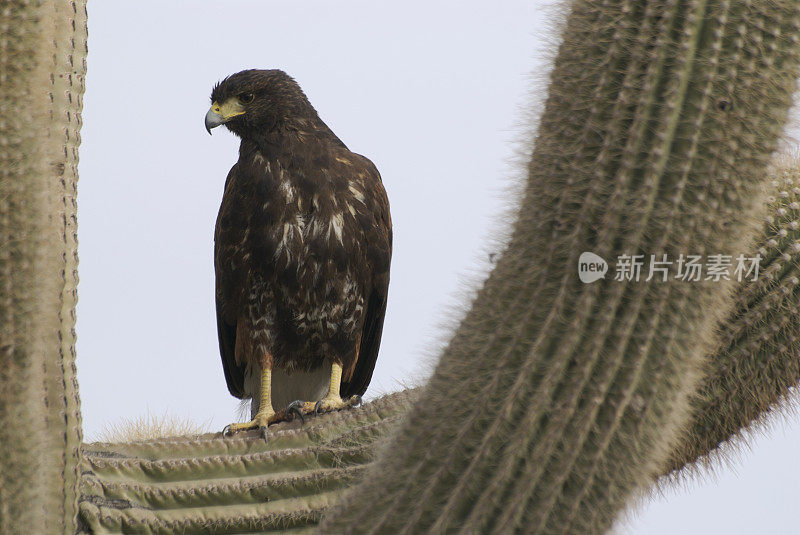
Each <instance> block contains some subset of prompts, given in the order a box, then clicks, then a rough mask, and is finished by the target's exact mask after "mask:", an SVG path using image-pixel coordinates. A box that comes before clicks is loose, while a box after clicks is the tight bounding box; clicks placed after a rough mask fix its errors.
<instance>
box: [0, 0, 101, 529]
mask: <svg viewBox="0 0 800 535" xmlns="http://www.w3.org/2000/svg"><path fill="white" fill-rule="evenodd" d="M85 59H86V10H85V3H84V2H81V1H72V2H70V1H58V2H56V1H34V2H31V1H15V0H12V1H9V2H4V3H3V7H2V9H0V392H1V393H2V395H1V396H0V533H8V534H17V533H25V534H28V533H62V532H65V531H66V532H70V531H72V529H71V528H72V527H73V526H74V525H75V522H76V517H77V505H78V492H77V491H78V481H79V471H78V466H79V459H80V444H81V421H80V401H79V398H78V388H77V382H76V378H75V377H76V375H75V333H74V327H75V303H76V299H77V297H76V285H77V238H76V221H77V219H76V216H75V214H76V206H75V193H76V181H77V162H78V153H77V148H78V145H79V143H80V137H79V130H80V126H81V119H80V113H81V108H82V94H83V89H84V87H83V85H84V74H85V70H86V64H85ZM34 504H35V505H34Z"/></svg>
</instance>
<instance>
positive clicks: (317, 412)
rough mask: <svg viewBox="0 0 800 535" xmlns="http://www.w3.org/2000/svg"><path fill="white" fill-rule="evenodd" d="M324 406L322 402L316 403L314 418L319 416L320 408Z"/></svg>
mask: <svg viewBox="0 0 800 535" xmlns="http://www.w3.org/2000/svg"><path fill="white" fill-rule="evenodd" d="M321 405H322V400H319V401H317V402H316V403H314V416H319V408H320V406H321Z"/></svg>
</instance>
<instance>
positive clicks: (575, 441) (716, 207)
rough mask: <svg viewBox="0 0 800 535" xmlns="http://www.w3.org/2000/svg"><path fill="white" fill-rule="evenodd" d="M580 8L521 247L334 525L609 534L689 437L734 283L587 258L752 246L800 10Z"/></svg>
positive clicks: (537, 163) (543, 127)
mask: <svg viewBox="0 0 800 535" xmlns="http://www.w3.org/2000/svg"><path fill="white" fill-rule="evenodd" d="M571 7H572V9H571V13H570V14H569V18H568V20H567V23H566V26H565V29H564V32H563V43H562V45H561V47H560V49H559V53H558V56H557V58H556V60H555V65H554V70H553V73H552V76H551V82H550V87H549V97H548V100H547V102H546V105H545V109H544V112H543V116H542V119H541V124H540V127H539V132H538V135H537V138H536V141H535V145H534V148H533V151H532V158H531V161H530V165H529V168H528V172H529V176H528V181H527V184H526V188H525V194H524V199H523V200H522V203H521V207H520V210H519V218H518V220H517V221H516V223H515V226H514V231H513V235H512V238H511V240H510V243H509V245H508V248H507V250H506V251H505V253H504V254H503V256H502V258H501V259H500V261H499V262H498V264H497V266H496V268H495V270H494V271H493V272H492V274H491V275H490V277H489V279H488V280H487V281H486V283H485V285H484V286H483V288H482V289H481V291H480V292H479V294H478V296H477V298H476V300H475V301H474V303H473V306H472V309H471V310H470V312H469V313H468V315H467V317H466V318H465V319H464V321H463V322H462V324H461V325H460V327H459V328H458V329H457V331H456V332H455V334H454V336H453V339H452V341H451V343H450V345H449V347H448V348H447V349H446V350H445V352H444V354H443V357H442V359H441V361H440V363H439V365H438V367H437V369H436V372H435V374H434V376H433V378H432V380H431V381H430V383H429V385H428V386H427V387H426V389H425V390H424V392H423V393H422V394H421V399H420V401H419V403H417V404H416V405H415V406H414V408H413V409H412V411H411V413H410V415H409V417H408V418H407V420H406V422H405V424H404V425H403V427H402V429H401V430H400V432H398V433H397V435H396V436H395V438H394V439H393V440H392V441H391V443H390V444H389V445H388V446H387V447H386V449H385V451H384V453H383V455H382V456H381V457H380V460H379V461H378V462H377V463H376V465H375V466H374V469H372V470H371V471H370V472H369V473H368V475H367V476H366V477H365V479H364V481H363V482H362V483H361V484H360V485H358V486H357V487H356V488H355V489H354V492H352V494H351V495H349V497H347V498H346V500H345V504H344V507H343V508H342V509H341V511H339V512H338V513H334V514H332V515H331V516H329V517H328V518H327V519H326V520H325V521H324V523H323V528H324V529H323V531H326V532H330V533H421V532H435V533H438V532H443V531H463V532H474V533H510V532H529V533H558V534H563V533H583V534H585V533H602V532H604V531H605V530H606V529H607V528H608V527H609V526H610V525H611V522H612V521H613V519H614V517H615V515H616V513H617V512H618V511H619V510H620V508H622V507H623V506H624V504H625V503H626V501H627V500H628V498H629V497H630V495H631V494H632V493H633V492H634V491H635V490H636V489H638V488H640V487H642V486H644V485H647V484H649V483H650V482H651V481H652V478H653V477H654V476H655V475H656V474H658V473H659V471H660V469H661V466H662V465H663V463H664V461H665V460H666V459H667V458H668V457H669V455H670V454H671V452H672V449H673V448H674V446H675V444H676V442H677V440H678V438H679V437H680V434H679V433H680V428H681V425H682V424H683V423H684V422H686V420H687V418H688V416H689V410H690V407H689V396H690V394H691V393H693V392H694V391H695V389H696V386H697V380H698V377H699V376H700V372H701V370H702V368H703V364H704V362H705V358H706V355H707V354H708V352H709V350H710V349H711V348H712V347H713V346H712V342H713V336H712V331H713V328H714V326H715V324H717V323H718V322H719V321H720V320H722V318H723V317H724V314H725V313H726V312H727V310H728V300H727V299H726V298H727V294H728V292H729V291H730V286H729V285H727V284H725V283H724V281H723V282H712V281H704V282H695V283H688V282H685V281H681V280H676V279H675V278H674V277H673V275H674V274H675V273H674V271H673V272H671V273H670V276H669V280H667V281H664V282H660V281H658V280H651V281H650V282H643V281H640V282H638V283H636V282H632V281H631V282H623V281H615V280H611V277H610V276H609V277H607V278H606V279H604V280H600V281H597V282H595V283H592V284H582V283H581V282H580V280H579V279H578V276H577V265H578V258H579V255H581V253H583V252H586V251H591V252H594V253H596V254H598V255H600V256H601V257H603V258H605V259H614V258H618V257H619V255H623V254H627V255H645V256H649V255H656V258H658V259H661V258H662V256H661V255H663V254H666V255H668V257H669V258H671V259H673V260H675V259H677V258H679V255H680V254H684V255H689V254H696V255H703V256H705V255H711V254H728V255H735V254H737V253H744V252H747V250H748V249H747V245H748V239H750V238H751V237H752V236H753V231H754V229H755V228H756V227H757V225H755V224H754V222H755V221H756V220H757V219H758V218H757V217H756V216H757V212H758V211H759V209H760V208H761V206H762V204H761V203H760V202H759V195H758V191H759V189H760V187H761V186H762V183H763V180H764V176H765V174H764V168H765V165H766V163H767V161H768V158H769V156H770V154H771V153H772V151H773V150H774V148H775V144H776V140H777V139H778V137H779V136H780V134H781V129H782V126H783V124H784V122H785V120H786V113H787V109H788V107H789V105H790V103H791V95H792V92H793V90H794V88H795V78H796V76H797V71H798V54H799V53H800V40H798V35H800V33H798V32H800V11H799V10H800V5H798V4H797V3H795V2H789V1H777V2H776V1H769V2H766V1H763V2H762V1H748V2H729V1H663V2H656V1H649V2H639V1H634V0H629V1H623V2H615V3H611V2H588V1H577V2H573V3H572V6H571ZM642 278H644V276H643V277H642Z"/></svg>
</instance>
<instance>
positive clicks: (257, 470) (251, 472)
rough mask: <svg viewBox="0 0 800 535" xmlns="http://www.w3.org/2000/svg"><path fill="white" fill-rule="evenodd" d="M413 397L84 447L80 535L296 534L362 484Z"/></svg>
mask: <svg viewBox="0 0 800 535" xmlns="http://www.w3.org/2000/svg"><path fill="white" fill-rule="evenodd" d="M413 397H414V392H413V391H405V392H402V393H397V394H392V395H390V396H386V397H384V398H381V399H378V400H376V401H373V402H371V403H369V404H367V405H364V406H362V407H358V408H356V409H352V410H347V411H341V412H336V413H329V414H324V415H320V416H318V417H315V418H313V419H308V420H307V421H306V422H305V423H302V424H301V423H300V422H291V423H282V424H277V425H274V426H271V427H270V428H269V431H268V433H267V436H266V439H264V438H262V437H261V436H259V434H258V433H257V432H255V431H253V432H248V433H239V434H237V435H235V436H234V437H222V436H221V434H220V433H215V434H206V435H200V436H198V437H184V438H174V439H162V440H153V441H145V442H135V443H127V444H106V443H94V444H87V445H85V446H84V458H85V460H84V471H83V479H82V485H81V502H80V527H81V531H83V532H87V533H93V534H101V533H159V534H160V533H164V534H172V533H181V534H186V535H189V534H193V533H196V534H205V533H216V534H225V533H262V532H278V531H280V532H284V531H286V532H290V533H295V532H302V531H306V530H309V529H310V528H311V527H313V526H315V525H316V524H317V523H318V522H319V521H320V519H321V517H322V515H323V513H324V512H325V511H327V510H328V509H330V507H331V506H332V505H333V504H335V503H336V501H338V500H339V498H340V496H341V494H342V492H343V491H344V489H346V488H347V487H349V486H351V485H352V484H354V482H355V481H356V480H357V479H358V478H360V477H361V476H362V475H363V473H364V469H365V465H366V464H367V463H369V462H370V461H371V460H372V458H373V456H374V449H375V446H376V443H377V442H376V441H377V440H378V439H379V438H380V437H381V436H383V435H384V434H386V433H387V431H388V430H390V429H392V428H393V427H395V426H396V424H397V422H398V421H399V420H400V418H401V416H402V415H403V414H404V413H405V411H406V410H407V409H408V407H409V406H410V404H411V402H412V399H413Z"/></svg>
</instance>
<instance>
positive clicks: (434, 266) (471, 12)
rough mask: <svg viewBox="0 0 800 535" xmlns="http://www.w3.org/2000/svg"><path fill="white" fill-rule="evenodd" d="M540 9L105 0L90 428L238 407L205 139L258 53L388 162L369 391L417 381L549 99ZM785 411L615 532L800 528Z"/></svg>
mask: <svg viewBox="0 0 800 535" xmlns="http://www.w3.org/2000/svg"><path fill="white" fill-rule="evenodd" d="M548 5H549V4H548ZM548 13H549V11H548V9H546V4H545V3H543V2H541V1H530V0H529V1H521V0H515V1H509V0H506V1H504V2H498V3H494V2H485V1H484V2H475V1H469V2H453V1H449V2H444V1H436V2H420V1H409V0H406V1H403V2H374V1H352V0H336V1H333V2H331V1H330V0H324V1H320V0H315V1H304V2H296V1H281V2H256V1H252V2H242V1H237V2H233V1H229V2H224V3H223V2H210V1H203V2H201V1H192V2H189V1H185V2H178V1H175V2H154V1H138V2H121V1H111V0H105V1H103V2H99V1H95V2H91V3H90V5H89V72H88V77H87V91H86V97H85V111H84V115H83V117H84V127H83V145H82V146H81V162H80V176H81V179H80V184H79V206H80V229H79V233H80V258H81V264H80V274H81V283H80V287H79V292H80V303H79V306H78V309H79V310H78V355H79V356H78V374H79V380H80V387H81V397H82V402H83V421H84V431H85V434H86V437H87V439H88V440H91V439H93V438H95V437H97V435H98V433H99V432H100V431H101V430H102V428H103V426H104V425H105V424H109V423H112V424H113V423H115V422H119V421H120V419H122V418H134V417H137V416H142V415H144V414H145V413H146V412H147V411H150V412H151V413H153V414H156V415H158V414H163V413H165V412H169V413H171V414H176V415H179V416H188V417H191V418H193V419H194V420H196V421H199V422H202V421H206V420H208V421H209V422H210V427H211V429H214V430H217V429H221V428H222V427H223V426H224V425H225V424H227V423H229V422H231V421H233V420H234V419H235V417H236V409H237V406H238V401H237V400H235V399H234V398H232V397H231V396H230V395H229V394H228V392H227V389H226V387H225V380H224V377H223V372H222V366H221V362H220V358H219V353H218V348H217V335H216V325H215V318H214V280H213V262H212V248H213V228H214V221H215V218H216V214H217V210H218V208H219V202H220V198H221V195H222V187H223V183H224V180H225V176H226V174H227V172H228V169H229V168H230V167H231V166H232V165H233V163H234V162H235V161H236V159H237V156H238V154H237V149H238V142H237V140H236V138H234V136H233V135H232V134H230V133H228V132H227V131H225V130H224V128H218V129H216V130H215V131H214V135H213V136H209V135H208V134H207V133H206V132H205V130H204V128H203V117H204V115H205V113H206V110H207V108H208V105H209V100H208V96H209V94H210V91H211V88H212V86H213V84H214V83H215V82H216V81H218V80H219V79H220V78H222V77H224V76H225V75H228V74H232V73H234V72H237V71H239V70H241V69H244V68H251V67H259V68H276V67H277V68H282V69H284V70H285V71H287V72H288V73H289V74H291V75H292V76H294V77H295V78H296V79H297V80H298V82H299V83H300V85H301V86H302V87H303V89H304V90H305V91H306V93H307V94H308V96H309V98H310V100H311V102H312V103H313V105H314V106H315V107H316V108H317V110H318V111H319V113H320V115H321V117H322V118H323V120H324V121H325V122H326V123H327V124H328V125H329V126H330V127H331V128H332V129H333V131H334V132H336V134H337V135H338V136H339V137H340V138H341V139H342V140H343V141H344V142H345V143H346V144H347V145H348V147H349V148H350V149H351V150H354V151H355V152H358V153H361V154H364V155H366V156H367V157H369V158H370V159H371V160H372V161H373V162H375V164H376V166H377V167H378V169H379V170H380V171H381V174H382V176H383V180H384V185H385V186H386V189H387V191H388V194H389V199H390V202H391V207H392V217H393V221H394V231H395V242H394V258H393V263H392V284H391V286H390V299H389V309H388V312H387V317H386V326H385V329H384V337H383V344H382V347H381V354H380V358H379V360H378V364H377V367H376V371H375V376H374V377H373V380H372V384H371V386H370V390H369V392H368V398H369V397H374V396H375V395H378V394H381V393H387V392H391V391H394V390H397V389H399V388H401V387H402V385H404V384H411V383H414V382H419V381H421V380H422V379H424V377H425V376H426V374H427V373H428V371H429V370H430V368H431V357H430V356H431V355H432V354H435V343H434V342H435V341H436V340H437V339H438V337H439V336H440V335H441V331H442V329H441V328H440V327H439V326H441V325H442V324H443V323H444V321H445V320H444V318H447V317H448V316H449V317H452V310H453V308H454V306H457V305H458V304H459V303H463V301H464V299H463V293H464V292H463V290H464V288H465V287H467V286H465V284H464V281H465V280H471V279H474V278H475V274H476V273H480V272H482V270H485V269H486V257H487V252H489V251H490V250H491V247H490V246H489V245H487V243H491V241H490V240H489V238H490V236H491V230H492V229H493V228H496V221H497V214H498V213H500V212H501V211H502V208H503V206H504V203H503V201H502V200H501V198H502V194H503V192H504V189H505V188H506V187H507V186H508V184H509V183H510V179H511V178H512V177H514V176H515V175H516V174H517V173H518V170H519V166H518V165H515V164H514V162H515V158H516V156H515V147H516V146H518V145H516V144H515V143H516V142H518V141H520V140H524V139H525V137H526V136H525V128H524V127H523V126H520V125H521V124H524V119H523V118H522V113H523V112H524V113H527V110H529V108H530V102H531V101H535V100H536V99H537V98H541V97H542V94H541V90H542V88H543V84H542V83H541V78H542V77H543V76H544V74H543V73H545V72H546V68H547V59H546V58H547V57H548V56H549V55H550V53H551V50H552V45H549V44H548V41H552V37H551V36H550V35H549V33H548V30H547V26H546V25H545V24H544V21H545V20H546V19H547V17H548ZM532 73H533V76H531V74H532ZM532 87H534V88H535V89H536V90H537V94H534V95H532V94H531V88H532ZM459 296H462V297H459ZM444 417H446V415H445V416H444ZM785 421H786V422H788V423H787V424H786V425H784V421H783V420H782V421H781V422H778V423H777V424H775V426H774V427H775V429H773V430H772V431H771V432H770V433H769V435H768V436H763V435H761V436H760V437H759V438H758V439H757V440H754V441H752V442H751V443H752V444H753V447H752V449H753V451H747V450H743V451H742V452H741V453H740V454H739V456H738V457H737V460H736V461H735V462H734V463H733V466H734V469H733V470H731V469H727V468H720V469H719V470H717V476H716V478H715V479H711V478H707V480H705V481H702V482H700V483H699V484H691V485H687V486H686V487H685V488H682V489H679V491H678V492H676V493H670V494H669V496H667V497H666V498H662V499H658V500H656V501H655V502H654V503H650V504H649V505H647V506H645V507H644V508H643V509H642V510H641V511H639V512H636V513H633V519H632V520H630V521H628V522H626V523H625V524H624V525H623V526H621V527H620V528H619V532H620V533H624V534H625V535H634V534H637V535H638V534H645V533H646V534H662V533H663V534H674V533H681V534H695V533H697V534H704V535H705V534H708V533H724V534H788V533H798V531H797V530H798V529H800V528H798V527H797V522H796V519H797V513H796V511H795V509H794V508H795V507H796V505H797V500H798V496H800V460H798V456H797V452H798V451H800V419H798V418H797V417H796V415H793V416H790V417H789V418H788V419H787V420H785ZM673 494H674V495H673Z"/></svg>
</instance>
